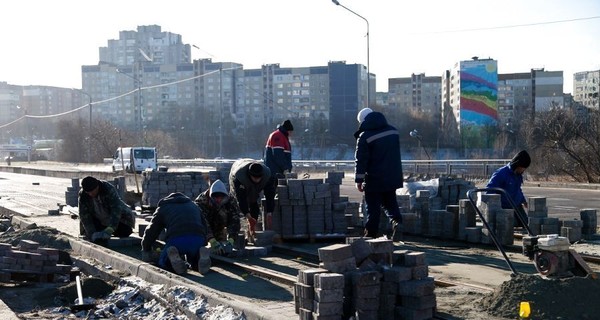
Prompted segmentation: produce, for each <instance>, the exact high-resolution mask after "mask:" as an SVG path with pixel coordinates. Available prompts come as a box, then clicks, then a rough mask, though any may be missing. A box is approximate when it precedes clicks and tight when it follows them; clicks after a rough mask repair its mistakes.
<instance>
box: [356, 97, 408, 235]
mask: <svg viewBox="0 0 600 320" xmlns="http://www.w3.org/2000/svg"><path fill="white" fill-rule="evenodd" d="M357 120H358V122H359V123H360V125H359V128H358V131H356V133H354V137H355V138H356V152H355V164H356V165H355V175H354V182H356V188H357V189H358V191H360V192H364V193H365V204H366V214H365V217H366V223H365V233H364V235H365V237H372V238H376V237H378V236H379V235H378V231H379V216H380V215H381V207H383V208H384V209H385V213H386V214H387V216H388V219H389V220H390V222H391V224H392V230H393V233H392V235H391V238H392V240H393V241H394V242H397V241H400V240H401V238H402V232H401V223H402V216H401V214H400V209H399V208H398V202H397V200H396V189H398V188H402V186H403V182H404V179H403V176H402V163H401V160H400V135H399V134H398V130H397V129H396V128H395V127H393V126H391V125H389V124H388V122H387V120H386V119H385V116H384V115H383V114H382V113H380V112H375V111H373V110H371V109H370V108H364V109H362V110H361V111H360V112H359V113H358V115H357Z"/></svg>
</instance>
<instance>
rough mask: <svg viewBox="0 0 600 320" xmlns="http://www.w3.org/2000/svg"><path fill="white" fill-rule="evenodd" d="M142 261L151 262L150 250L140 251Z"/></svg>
mask: <svg viewBox="0 0 600 320" xmlns="http://www.w3.org/2000/svg"><path fill="white" fill-rule="evenodd" d="M142 261H144V262H152V251H142Z"/></svg>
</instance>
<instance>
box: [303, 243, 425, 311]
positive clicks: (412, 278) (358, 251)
mask: <svg viewBox="0 0 600 320" xmlns="http://www.w3.org/2000/svg"><path fill="white" fill-rule="evenodd" d="M319 259H320V260H321V263H320V264H319V268H313V269H306V270H300V271H299V272H298V282H297V283H296V284H295V291H294V292H295V294H294V297H295V305H296V312H297V313H298V314H299V317H300V319H303V320H306V319H311V320H315V319H336V320H337V319H341V318H343V319H347V318H350V317H354V318H356V319H367V320H369V319H415V320H418V319H430V318H432V317H433V315H434V310H435V307H436V298H435V294H434V289H435V283H434V279H433V278H432V277H429V270H428V269H429V268H428V266H427V263H426V261H425V253H423V252H411V251H408V250H397V251H394V246H393V243H392V241H391V240H386V239H382V238H378V239H368V238H358V237H357V238H347V244H335V245H331V246H328V247H323V248H320V249H319Z"/></svg>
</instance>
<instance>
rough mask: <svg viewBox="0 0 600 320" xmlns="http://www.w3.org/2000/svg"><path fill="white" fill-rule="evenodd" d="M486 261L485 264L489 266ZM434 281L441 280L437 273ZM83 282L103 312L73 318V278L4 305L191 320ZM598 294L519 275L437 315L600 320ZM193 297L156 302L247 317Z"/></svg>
mask: <svg viewBox="0 0 600 320" xmlns="http://www.w3.org/2000/svg"><path fill="white" fill-rule="evenodd" d="M21 239H28V240H34V241H37V242H39V243H40V244H41V246H49V247H55V248H59V249H63V250H68V242H67V241H66V240H65V239H64V238H63V236H62V235H61V234H60V232H58V231H56V230H54V229H52V228H38V229H32V230H17V231H14V232H5V233H3V234H0V242H4V243H11V244H13V245H16V244H18V242H19V241H20V240H21ZM436 250H438V251H436V252H437V253H436V255H443V254H457V253H459V254H462V255H469V254H471V255H473V256H475V255H477V254H481V251H482V250H480V249H470V250H469V249H464V250H462V249H461V250H459V251H460V252H457V250H456V248H454V247H450V246H448V247H443V246H442V247H439V248H437V249H436ZM465 250H466V251H465ZM428 255H432V253H428ZM490 256H492V254H490ZM478 259H479V258H478ZM481 261H482V263H485V261H484V260H481ZM432 276H434V277H436V275H435V274H434V273H432ZM491 276H492V277H493V275H491ZM82 279H83V292H84V293H85V294H84V296H85V297H86V298H89V299H90V300H86V301H84V302H86V303H88V302H89V301H91V303H94V304H96V305H97V309H96V310H95V311H93V312H86V311H80V312H79V313H73V312H71V310H70V308H69V307H70V306H72V305H73V304H75V303H76V298H77V292H76V287H75V284H74V282H72V281H71V282H69V279H67V278H65V279H62V281H61V282H57V283H22V284H15V283H11V284H2V286H1V287H0V299H2V300H3V301H4V302H5V303H6V304H7V305H8V306H9V307H10V308H11V309H12V310H13V311H15V312H17V313H18V315H19V316H20V317H21V318H23V319H62V318H66V317H72V316H75V317H78V318H79V317H83V318H90V319H99V318H111V317H119V318H123V317H124V318H127V319H148V318H156V319H175V318H176V317H180V318H185V316H184V315H183V313H181V312H180V313H177V312H174V310H172V309H169V308H168V307H164V305H163V304H161V303H160V302H161V301H160V300H156V299H154V298H152V297H148V296H147V295H146V296H144V295H142V294H141V293H140V285H139V284H136V285H132V282H136V280H131V279H129V280H127V281H121V282H119V283H110V282H107V281H104V280H101V279H97V278H93V277H86V276H85V275H83V276H82ZM453 280H455V281H458V282H460V281H464V282H470V279H469V278H468V277H467V276H465V277H460V276H459V277H456V278H455V279H453ZM148 287H150V286H149V285H148ZM148 290H150V289H148ZM598 292H600V280H593V279H589V278H568V279H562V280H556V279H543V278H541V277H540V276H538V275H535V274H519V275H517V276H515V277H513V278H511V279H509V280H508V281H505V282H503V283H502V284H501V285H500V286H499V287H498V288H497V289H496V290H495V291H489V290H485V288H477V287H464V286H460V287H459V286H453V287H445V288H443V287H438V288H436V290H435V294H436V299H437V310H438V312H439V314H440V315H441V316H443V317H444V318H446V319H490V320H501V319H515V318H518V312H519V304H520V302H522V301H527V302H529V303H530V306H531V310H532V313H531V319H594V318H597V317H596V315H597V314H600V304H597V303H591V301H590V298H591V297H595V296H596V295H597V293H598ZM190 295H193V293H191V292H189V290H188V291H186V289H185V288H174V289H171V290H170V291H169V292H161V293H157V294H156V295H155V296H156V297H160V296H163V297H166V296H171V297H172V300H182V301H187V302H186V303H187V304H189V303H190V301H196V302H195V303H196V307H195V308H193V311H192V312H193V313H196V314H198V313H200V314H203V315H204V316H203V318H202V319H243V316H241V315H236V314H235V313H234V312H233V311H232V310H231V309H227V308H225V307H222V306H218V308H220V309H215V308H209V307H208V306H207V303H206V301H205V300H204V301H203V299H202V297H195V296H193V297H191V296H190ZM186 308H187V307H186ZM188 309H189V308H188ZM177 315H178V316H177ZM209 316H210V317H209ZM211 317H212V318H211Z"/></svg>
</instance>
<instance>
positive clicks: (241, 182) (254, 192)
mask: <svg viewBox="0 0 600 320" xmlns="http://www.w3.org/2000/svg"><path fill="white" fill-rule="evenodd" d="M252 162H255V160H252V159H240V160H236V161H235V162H234V163H233V165H232V166H231V171H230V173H229V189H230V192H231V194H233V195H234V196H235V198H236V199H237V202H238V205H239V206H240V210H241V211H242V213H243V214H244V215H246V214H248V213H249V212H250V208H249V202H250V201H252V202H256V201H258V200H259V197H260V192H261V191H264V194H265V200H266V204H265V205H266V208H265V210H266V212H273V209H274V208H275V183H274V182H273V180H271V170H269V168H268V167H267V166H265V165H264V164H261V165H262V166H263V176H262V179H261V180H260V182H259V183H254V182H253V181H252V180H251V179H250V174H249V173H248V167H249V166H250V164H251V163H252Z"/></svg>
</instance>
